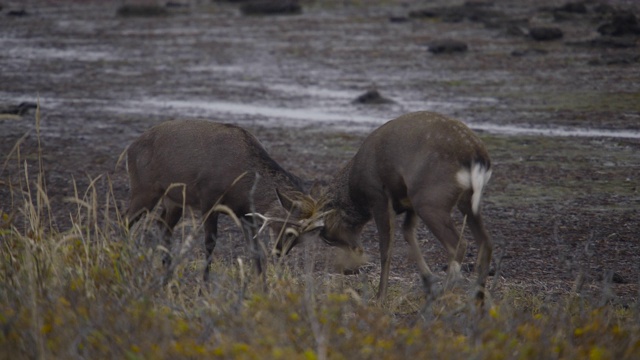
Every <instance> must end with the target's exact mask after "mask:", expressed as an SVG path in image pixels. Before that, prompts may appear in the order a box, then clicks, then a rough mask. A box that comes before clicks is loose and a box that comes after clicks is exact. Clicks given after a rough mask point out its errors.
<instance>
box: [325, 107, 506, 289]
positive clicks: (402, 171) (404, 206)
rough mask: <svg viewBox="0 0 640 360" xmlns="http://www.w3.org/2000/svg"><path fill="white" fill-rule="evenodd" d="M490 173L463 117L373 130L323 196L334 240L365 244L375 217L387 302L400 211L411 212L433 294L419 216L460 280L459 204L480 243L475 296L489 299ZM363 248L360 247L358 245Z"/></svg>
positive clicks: (411, 235) (413, 245)
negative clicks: (486, 195)
mask: <svg viewBox="0 0 640 360" xmlns="http://www.w3.org/2000/svg"><path fill="white" fill-rule="evenodd" d="M490 177H491V160H490V159H489V154H488V153H487V150H486V149H485V146H484V145H483V143H482V141H481V140H480V139H479V138H478V137H477V136H476V135H475V134H474V133H473V132H472V131H471V130H470V129H469V128H468V127H467V126H466V125H465V124H463V123H462V122H460V121H458V120H453V119H450V118H447V117H445V116H442V115H439V114H435V113H431V112H415V113H410V114H406V115H403V116H400V117H399V118H397V119H394V120H391V121H389V122H387V123H386V124H384V125H382V126H380V127H379V128H378V129H376V130H375V131H373V132H372V133H371V134H370V135H369V136H368V137H367V138H366V139H365V140H364V142H363V144H362V145H361V147H360V149H359V150H358V152H357V153H356V155H355V156H354V157H353V159H351V161H350V162H349V163H347V165H346V166H345V167H344V168H343V169H342V170H341V171H340V172H339V173H338V174H337V175H336V176H335V178H334V180H333V183H332V184H331V185H330V187H329V189H328V191H327V193H326V195H325V196H326V199H325V204H326V205H325V207H324V209H323V211H325V212H327V213H326V216H325V227H324V228H323V230H322V231H321V233H320V235H321V237H322V238H323V239H324V240H325V242H327V243H329V244H344V243H347V244H351V246H350V247H351V248H358V247H360V245H359V244H360V243H359V236H360V233H361V232H362V229H363V227H364V225H365V224H366V223H367V222H369V221H370V220H371V219H372V218H373V220H374V221H375V224H376V226H377V230H378V236H379V238H380V239H379V240H380V255H381V263H382V270H381V273H380V286H379V288H378V293H377V298H378V299H379V300H380V301H383V300H384V298H385V297H386V293H387V282H388V277H389V267H390V261H391V251H392V247H393V238H394V223H395V217H396V215H397V214H405V219H404V224H403V228H402V230H403V234H404V239H405V240H406V241H407V243H408V244H409V246H410V249H409V251H410V254H412V256H413V257H414V258H415V259H414V260H415V261H416V262H417V265H418V268H419V270H420V273H421V277H422V280H423V283H424V285H425V287H426V289H427V291H431V286H432V285H433V283H434V281H435V280H436V279H437V278H436V277H435V275H433V273H432V272H431V270H430V269H429V267H428V266H427V264H426V262H425V260H424V258H423V256H422V255H421V251H420V247H419V245H418V242H417V241H416V235H415V228H416V223H417V219H418V218H420V219H422V221H423V222H424V223H425V224H426V225H427V227H428V228H429V230H431V232H432V233H433V234H434V235H435V237H436V238H438V240H439V241H440V242H441V243H442V244H443V245H444V247H445V248H446V250H447V252H448V253H449V257H450V263H449V270H448V271H449V276H450V277H451V276H454V277H458V276H459V272H460V264H461V262H462V260H463V257H464V255H465V252H466V241H464V239H462V238H461V237H460V234H459V233H458V230H457V229H456V227H455V225H454V222H453V220H452V218H451V211H452V209H453V207H454V206H456V205H457V207H458V209H459V210H460V211H461V212H462V214H463V215H464V216H465V217H466V223H467V224H468V226H469V229H470V230H471V233H472V235H473V237H474V239H475V241H476V243H477V244H478V249H479V250H478V251H479V253H478V261H477V262H478V266H477V271H478V278H477V292H476V297H477V298H478V299H479V300H483V299H484V295H485V294H484V286H485V281H486V278H487V276H488V273H489V264H490V262H491V253H492V250H493V245H492V242H491V239H490V237H489V235H488V234H487V231H486V230H485V228H484V225H483V222H482V217H481V215H480V199H481V197H482V191H483V189H484V187H485V185H486V184H487V182H488V181H489V178H490ZM360 249H361V247H360Z"/></svg>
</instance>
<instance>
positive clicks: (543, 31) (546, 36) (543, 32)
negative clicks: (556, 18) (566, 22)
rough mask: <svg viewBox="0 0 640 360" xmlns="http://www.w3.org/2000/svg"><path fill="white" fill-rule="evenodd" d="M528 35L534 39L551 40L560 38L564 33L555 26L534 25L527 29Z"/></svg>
mask: <svg viewBox="0 0 640 360" xmlns="http://www.w3.org/2000/svg"><path fill="white" fill-rule="evenodd" d="M529 36H531V38H532V39H533V40H536V41H551V40H557V39H561V38H562V36H564V33H563V32H562V30H561V29H559V28H556V27H534V28H531V29H529Z"/></svg>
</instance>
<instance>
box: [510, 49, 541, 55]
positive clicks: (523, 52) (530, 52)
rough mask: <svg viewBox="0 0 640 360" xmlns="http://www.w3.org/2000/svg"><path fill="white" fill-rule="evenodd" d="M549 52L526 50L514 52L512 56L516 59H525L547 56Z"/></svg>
mask: <svg viewBox="0 0 640 360" xmlns="http://www.w3.org/2000/svg"><path fill="white" fill-rule="evenodd" d="M548 53H549V52H548V51H547V50H544V49H524V50H513V51H512V52H511V56H515V57H523V56H531V55H547V54H548Z"/></svg>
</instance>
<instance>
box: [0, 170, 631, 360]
mask: <svg viewBox="0 0 640 360" xmlns="http://www.w3.org/2000/svg"><path fill="white" fill-rule="evenodd" d="M39 168H40V169H41V168H42V167H41V166H39ZM22 173H23V174H25V175H23V176H24V179H23V180H22V181H21V185H20V186H19V187H20V188H19V189H18V190H19V191H16V192H17V193H19V195H17V197H16V201H15V205H13V208H11V209H6V210H5V209H4V208H3V209H2V211H3V212H2V213H1V214H0V216H1V217H2V220H1V221H0V354H5V356H8V355H9V354H10V356H11V358H13V359H21V358H64V359H72V358H91V359H102V358H119V359H160V358H170V359H180V358H203V359H211V358H241V359H265V358H267V359H269V358H272V359H324V358H328V359H366V358H371V359H384V358H388V359H397V358H419V359H428V358H438V359H441V358H454V359H458V358H460V359H462V358H464V359H467V358H486V359H489V358H490V359H497V358H525V359H528V358H568V359H572V358H591V359H624V358H628V359H631V358H639V357H640V325H638V324H640V321H639V320H640V316H639V314H638V308H637V306H636V307H635V308H626V309H625V308H620V307H616V306H613V305H604V306H595V305H593V304H592V303H590V302H589V301H588V300H585V299H583V298H580V297H578V296H575V297H567V298H565V299H562V300H560V301H556V302H554V303H544V302H543V301H537V299H538V298H537V297H536V296H535V295H531V294H525V293H521V292H517V291H514V292H506V293H505V294H504V296H503V297H502V298H500V299H495V300H494V301H493V303H492V304H491V305H490V306H488V308H487V309H484V310H481V311H478V309H477V308H476V307H475V306H474V304H473V303H472V302H470V301H469V298H468V296H467V295H466V294H464V293H463V294H459V293H456V292H448V293H445V294H444V295H442V296H441V297H439V298H438V299H436V300H432V301H429V302H427V301H426V299H414V300H412V301H413V304H412V305H413V306H414V308H415V309H417V310H416V311H412V312H403V313H402V314H401V315H400V314H399V313H394V311H393V310H391V309H389V308H385V306H382V307H377V306H375V305H373V302H372V301H370V300H368V299H361V298H360V296H359V295H358V294H357V291H355V290H353V288H352V287H350V286H349V285H345V283H346V282H340V283H338V282H339V281H336V280H335V279H333V280H332V279H331V278H327V277H323V276H322V275H318V274H314V273H312V272H305V271H296V269H290V268H285V267H284V265H272V266H270V267H269V269H268V276H267V290H266V291H264V289H263V286H262V284H261V283H260V280H259V279H258V277H257V276H251V275H250V274H248V270H246V269H249V268H250V267H249V266H246V265H245V266H243V265H242V262H239V263H238V265H237V266H227V267H223V266H218V267H216V268H215V269H214V271H212V275H213V276H212V277H213V278H214V280H213V281H212V282H211V284H202V283H201V282H200V276H201V272H200V271H199V270H195V271H192V270H193V268H194V266H193V263H192V262H191V263H190V262H188V261H186V260H184V259H182V261H179V264H178V265H177V269H176V271H175V273H174V277H173V280H172V281H171V282H170V283H169V284H168V285H167V286H163V285H162V275H163V271H162V268H161V267H160V266H158V265H156V263H157V261H155V262H154V261H153V259H154V256H153V252H152V251H151V250H149V249H147V248H145V246H141V245H140V244H138V243H136V242H135V241H130V240H129V239H128V237H129V235H128V233H127V231H126V230H125V229H124V226H123V221H122V219H121V216H120V214H119V213H118V211H117V208H116V206H115V201H114V197H113V195H112V193H111V192H107V194H105V195H101V194H98V191H97V190H96V187H95V185H94V184H95V181H94V182H93V183H92V184H91V185H90V186H89V187H88V189H86V190H84V192H81V191H78V190H77V191H76V195H75V197H74V198H73V199H70V201H72V202H73V203H75V204H76V205H77V211H76V212H75V213H74V214H71V217H72V226H71V227H70V228H69V229H65V230H63V231H57V230H55V229H54V227H53V226H51V225H49V221H48V220H47V219H48V218H49V216H50V215H51V214H50V212H51V209H50V208H49V199H48V198H47V195H46V189H45V186H44V182H43V180H42V179H43V176H42V174H40V175H39V176H37V178H36V179H30V178H29V176H28V174H27V171H26V170H24V169H23V171H22ZM13 190H14V191H15V190H16V189H13ZM9 214H16V215H15V216H10V215H9ZM189 236H196V238H200V236H198V235H193V234H187V235H186V237H189ZM189 242H190V241H185V243H189ZM194 258H195V257H194ZM156 260H157V259H156ZM179 260H180V259H179ZM214 266H215V265H214ZM245 268H246V269H245ZM390 302H392V301H390Z"/></svg>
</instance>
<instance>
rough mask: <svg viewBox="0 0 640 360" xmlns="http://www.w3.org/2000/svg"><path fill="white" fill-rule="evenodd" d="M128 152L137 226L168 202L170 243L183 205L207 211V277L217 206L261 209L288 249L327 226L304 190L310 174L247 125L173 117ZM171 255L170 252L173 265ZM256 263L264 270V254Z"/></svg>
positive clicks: (247, 230)
mask: <svg viewBox="0 0 640 360" xmlns="http://www.w3.org/2000/svg"><path fill="white" fill-rule="evenodd" d="M127 155H128V157H127V167H128V172H129V178H130V186H131V201H130V205H129V209H128V211H127V219H128V220H129V226H132V225H133V223H135V222H136V221H137V220H138V219H139V218H140V217H141V216H142V215H143V214H144V213H146V212H150V211H151V210H152V209H153V208H154V207H155V206H156V205H158V203H160V202H162V205H163V211H162V215H161V218H162V219H161V223H162V224H163V225H164V228H165V236H164V238H165V242H166V244H167V245H170V241H171V233H172V230H173V228H174V227H175V225H176V224H177V223H178V221H179V220H180V218H181V216H182V210H183V206H185V205H186V206H191V207H194V208H196V209H197V210H200V212H201V213H202V217H203V221H204V229H205V239H204V242H205V248H206V252H207V261H206V267H205V270H204V278H205V280H206V279H208V277H209V267H210V265H211V260H212V253H213V249H214V247H215V245H216V237H217V230H218V215H219V212H217V211H216V210H217V209H219V208H215V207H216V206H217V205H224V206H226V207H228V209H230V210H232V211H233V212H234V213H235V214H236V215H237V216H238V217H241V218H244V219H245V220H248V219H249V218H250V217H251V216H252V215H253V216H257V217H258V218H260V219H261V220H264V221H266V222H265V225H266V224H267V223H268V224H269V225H270V226H271V228H272V230H273V231H274V233H275V234H278V235H279V237H278V239H277V242H276V248H277V252H282V251H283V252H284V253H287V252H288V251H289V250H290V249H291V247H293V246H294V245H295V244H296V243H298V242H299V241H301V240H302V239H303V238H304V237H306V236H307V235H308V234H309V233H311V232H315V231H319V228H320V227H321V226H322V222H321V221H319V218H318V217H317V216H316V215H317V214H316V210H317V209H316V202H315V201H314V200H313V199H312V198H311V197H309V196H307V195H305V194H304V193H303V191H302V181H301V180H300V179H299V178H297V177H296V176H294V175H292V174H290V173H288V172H286V171H285V170H283V169H282V168H281V167H280V165H278V164H277V163H276V162H275V161H274V160H273V159H272V158H271V157H270V156H269V154H267V152H266V150H265V149H264V148H263V147H262V145H261V144H260V143H259V142H258V140H257V139H256V138H255V137H254V136H253V135H251V134H250V133H249V132H247V131H246V130H244V129H242V128H240V127H237V126H233V125H228V124H219V123H215V122H211V121H202V120H176V121H168V122H165V123H162V124H159V125H157V126H155V127H152V128H151V129H149V130H148V131H147V132H145V133H144V134H142V135H141V136H140V137H139V138H138V139H137V140H135V141H134V142H133V143H132V144H131V146H130V147H129V149H128V154H127ZM183 194H184V196H183ZM253 211H256V213H253V214H252V212H253ZM262 214H264V215H262ZM244 223H245V226H244V227H243V233H244V234H245V237H247V238H248V239H253V235H254V234H253V233H254V231H253V230H252V228H251V227H250V226H249V223H248V222H247V221H245V222H244ZM263 227H264V225H263ZM282 235H284V236H282ZM167 248H169V249H170V246H167ZM254 250H255V249H254ZM257 250H259V249H257ZM170 261H171V258H170V256H165V259H164V261H163V262H164V263H165V265H167V266H168V265H169V264H170ZM256 265H257V268H258V272H259V273H260V272H262V267H261V264H260V261H257V262H256Z"/></svg>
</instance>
